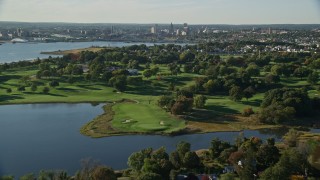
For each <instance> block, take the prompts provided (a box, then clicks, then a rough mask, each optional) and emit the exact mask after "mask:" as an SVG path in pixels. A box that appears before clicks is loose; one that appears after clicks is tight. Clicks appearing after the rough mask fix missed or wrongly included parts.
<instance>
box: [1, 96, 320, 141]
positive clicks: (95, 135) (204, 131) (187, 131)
mask: <svg viewBox="0 0 320 180" xmlns="http://www.w3.org/2000/svg"><path fill="white" fill-rule="evenodd" d="M122 101H123V99H122V100H118V101H116V102H118V103H119V102H120V103H121V102H122ZM85 103H89V104H95V103H96V104H98V105H99V104H105V105H103V107H102V108H103V112H102V114H99V115H97V116H96V117H95V118H93V119H91V120H89V121H88V122H87V123H86V124H84V125H83V126H82V127H81V128H80V129H79V131H80V134H82V135H84V136H87V137H90V138H94V139H95V138H106V137H113V136H128V135H150V136H153V135H160V136H172V137H174V136H180V135H192V134H207V133H218V132H239V133H240V132H242V131H244V130H263V129H270V130H272V129H281V128H284V129H290V128H295V129H301V128H302V129H305V128H306V129H305V130H307V131H304V132H309V131H310V129H319V128H317V127H310V126H288V125H268V124H263V125H257V126H256V127H254V126H255V125H253V127H244V128H239V129H227V128H225V129H223V128H222V129H211V130H210V128H209V129H201V128H197V129H192V128H190V126H188V122H189V121H187V120H186V126H185V128H183V129H180V130H178V131H172V132H163V131H148V132H138V131H132V132H129V131H121V130H118V131H114V132H111V133H110V132H107V133H103V134H102V133H92V132H91V133H90V132H89V131H92V129H90V128H91V127H92V125H94V124H93V123H95V121H97V120H98V121H99V120H103V121H104V120H105V119H101V117H103V116H104V115H107V116H110V112H112V113H114V111H106V110H109V109H108V108H107V109H106V107H110V108H112V106H113V105H115V104H116V103H115V102H114V101H79V102H67V101H60V102H28V103H1V104H0V106H4V105H6V106H10V105H28V104H30V105H32V104H85ZM112 113H111V114H112ZM177 118H178V117H177ZM112 120H113V116H112V117H111V119H109V120H107V122H111V121H112ZM210 124H211V125H216V124H215V123H210ZM228 124H229V125H232V124H233V123H228ZM110 127H111V128H113V127H112V126H110ZM88 128H89V129H88ZM88 132H89V133H88Z"/></svg>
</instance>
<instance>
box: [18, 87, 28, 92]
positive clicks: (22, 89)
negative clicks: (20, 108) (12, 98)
mask: <svg viewBox="0 0 320 180" xmlns="http://www.w3.org/2000/svg"><path fill="white" fill-rule="evenodd" d="M17 90H18V91H20V92H23V91H25V90H26V88H25V87H24V86H19V87H18V88H17Z"/></svg>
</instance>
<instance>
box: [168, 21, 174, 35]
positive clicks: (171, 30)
mask: <svg viewBox="0 0 320 180" xmlns="http://www.w3.org/2000/svg"><path fill="white" fill-rule="evenodd" d="M173 33H174V28H173V24H172V23H171V24H170V28H169V34H173Z"/></svg>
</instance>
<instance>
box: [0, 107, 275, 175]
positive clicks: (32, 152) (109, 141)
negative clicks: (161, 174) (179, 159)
mask: <svg viewBox="0 0 320 180" xmlns="http://www.w3.org/2000/svg"><path fill="white" fill-rule="evenodd" d="M101 107H102V104H100V105H96V106H93V105H91V104H25V105H2V106H0V114H1V118H0V127H1V131H0V142H1V145H0V146H1V147H0V175H7V174H13V175H15V177H19V176H21V175H23V174H26V173H30V172H34V173H38V172H39V171H40V170H43V169H44V170H52V169H53V170H61V169H63V170H67V171H68V172H69V174H73V173H75V172H76V170H78V169H79V168H80V160H81V159H84V158H89V157H90V158H92V159H96V160H100V162H101V163H102V164H105V165H108V166H111V167H113V168H114V169H123V168H126V167H127V158H128V157H129V156H130V154H131V153H133V152H136V151H139V150H141V149H144V148H148V147H152V148H154V149H156V148H159V147H161V146H164V147H166V148H167V151H168V152H172V151H173V150H174V149H175V146H176V144H177V143H178V142H179V141H187V142H189V143H191V144H192V150H197V149H203V148H208V147H209V145H210V141H211V140H212V139H213V138H215V137H217V138H220V139H222V140H225V141H228V142H233V141H234V139H235V138H236V137H237V136H238V135H239V133H238V132H219V133H207V134H192V135H182V136H175V137H170V136H159V135H131V136H116V137H107V138H100V139H93V138H90V137H86V136H83V135H81V134H80V132H79V129H80V127H81V126H82V125H84V124H85V123H86V122H88V121H90V120H91V119H92V118H94V117H96V116H97V115H98V114H101V113H102V112H103V110H102V108H101ZM243 133H244V135H245V136H246V137H252V136H256V137H260V138H262V139H267V138H269V137H275V138H276V139H277V141H279V140H280V139H279V138H277V136H276V135H275V134H274V132H271V131H260V132H259V131H250V130H245V131H244V132H243ZM270 133H271V134H270ZM278 137H280V136H278Z"/></svg>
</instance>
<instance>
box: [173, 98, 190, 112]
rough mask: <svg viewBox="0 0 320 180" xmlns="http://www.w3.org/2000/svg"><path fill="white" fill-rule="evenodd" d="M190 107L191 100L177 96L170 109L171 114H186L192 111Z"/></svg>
mask: <svg viewBox="0 0 320 180" xmlns="http://www.w3.org/2000/svg"><path fill="white" fill-rule="evenodd" d="M192 105H193V98H187V97H185V96H179V97H178V98H177V100H176V102H175V103H174V104H173V106H172V108H171V113H172V114H175V115H180V114H182V113H184V112H188V111H190V110H191V109H192Z"/></svg>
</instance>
